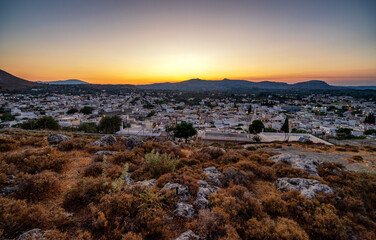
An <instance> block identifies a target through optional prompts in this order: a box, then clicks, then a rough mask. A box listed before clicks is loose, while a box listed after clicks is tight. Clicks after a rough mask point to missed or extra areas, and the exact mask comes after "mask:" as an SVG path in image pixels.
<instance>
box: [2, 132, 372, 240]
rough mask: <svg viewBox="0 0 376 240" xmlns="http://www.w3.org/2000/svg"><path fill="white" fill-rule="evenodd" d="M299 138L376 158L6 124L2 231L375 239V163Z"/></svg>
mask: <svg viewBox="0 0 376 240" xmlns="http://www.w3.org/2000/svg"><path fill="white" fill-rule="evenodd" d="M291 147H295V148H299V149H302V151H305V152H306V153H311V152H312V153H313V152H315V153H323V154H324V153H333V154H336V153H337V152H338V151H341V154H347V155H348V156H353V157H352V158H351V159H352V161H357V160H359V161H360V160H365V159H368V160H369V161H373V157H372V156H375V152H376V149H375V148H372V147H351V146H348V147H347V148H346V149H342V150H341V149H339V148H338V147H335V146H324V145H310V144H304V143H295V144H293V146H291V144H289V146H287V145H286V143H283V144H270V145H255V146H249V147H248V148H244V147H243V146H231V147H230V146H227V147H225V148H223V147H218V146H195V145H186V144H182V145H176V144H175V143H172V142H150V141H146V140H142V139H138V138H135V137H129V138H120V137H113V136H104V137H102V138H100V137H99V136H98V137H94V136H80V135H73V134H71V135H69V136H64V135H59V134H53V135H45V134H40V133H38V134H36V133H29V132H27V133H25V132H7V133H5V134H3V135H1V137H0V152H1V153H0V191H1V196H0V209H1V211H0V219H1V220H0V238H1V239H13V238H17V239H31V238H32V239H180V240H183V239H260V240H261V239H285V240H288V239H291V240H292V239H294V240H299V239H375V238H376V214H375V213H376V206H375V202H376V176H375V174H374V173H373V172H371V169H370V170H369V171H362V172H360V171H349V170H347V168H346V167H345V166H344V165H342V164H341V163H337V162H335V161H331V162H328V161H326V160H325V159H315V158H313V157H307V156H305V155H304V154H296V152H290V151H289V150H288V149H289V148H291ZM281 149H285V151H280V150H281ZM274 150H278V151H274ZM281 152H282V153H281ZM311 156H313V155H311ZM355 156H356V157H355ZM370 156H371V157H370ZM343 161H345V160H343ZM349 161H350V160H349ZM353 163H354V162H349V164H353Z"/></svg>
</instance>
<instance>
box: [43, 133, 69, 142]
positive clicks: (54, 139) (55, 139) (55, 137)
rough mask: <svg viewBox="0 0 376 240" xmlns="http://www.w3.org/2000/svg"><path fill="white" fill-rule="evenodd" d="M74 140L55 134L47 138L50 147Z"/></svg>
mask: <svg viewBox="0 0 376 240" xmlns="http://www.w3.org/2000/svg"><path fill="white" fill-rule="evenodd" d="M71 139H72V138H70V137H68V136H65V135H62V134H55V133H52V134H51V135H50V136H48V137H47V141H48V143H49V144H50V145H52V144H58V143H60V142H63V141H70V140H71Z"/></svg>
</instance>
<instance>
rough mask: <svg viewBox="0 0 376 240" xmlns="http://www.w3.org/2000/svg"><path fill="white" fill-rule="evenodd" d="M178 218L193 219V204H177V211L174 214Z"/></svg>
mask: <svg viewBox="0 0 376 240" xmlns="http://www.w3.org/2000/svg"><path fill="white" fill-rule="evenodd" d="M172 214H173V215H175V216H177V217H185V218H193V217H194V215H195V209H194V208H193V206H192V205H191V204H188V203H183V202H179V203H177V204H176V209H175V210H174V211H173V212H172Z"/></svg>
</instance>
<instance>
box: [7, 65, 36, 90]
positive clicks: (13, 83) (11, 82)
mask: <svg viewBox="0 0 376 240" xmlns="http://www.w3.org/2000/svg"><path fill="white" fill-rule="evenodd" d="M39 86H41V84H39V83H35V82H31V81H27V80H25V79H22V78H19V77H16V76H13V75H12V74H10V73H7V72H5V71H3V70H1V69H0V90H1V91H6V90H19V89H25V88H32V87H39Z"/></svg>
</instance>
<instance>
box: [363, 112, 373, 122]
mask: <svg viewBox="0 0 376 240" xmlns="http://www.w3.org/2000/svg"><path fill="white" fill-rule="evenodd" d="M375 120H376V117H375V115H374V114H373V113H369V114H368V115H367V116H366V119H365V120H364V123H371V124H375Z"/></svg>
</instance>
